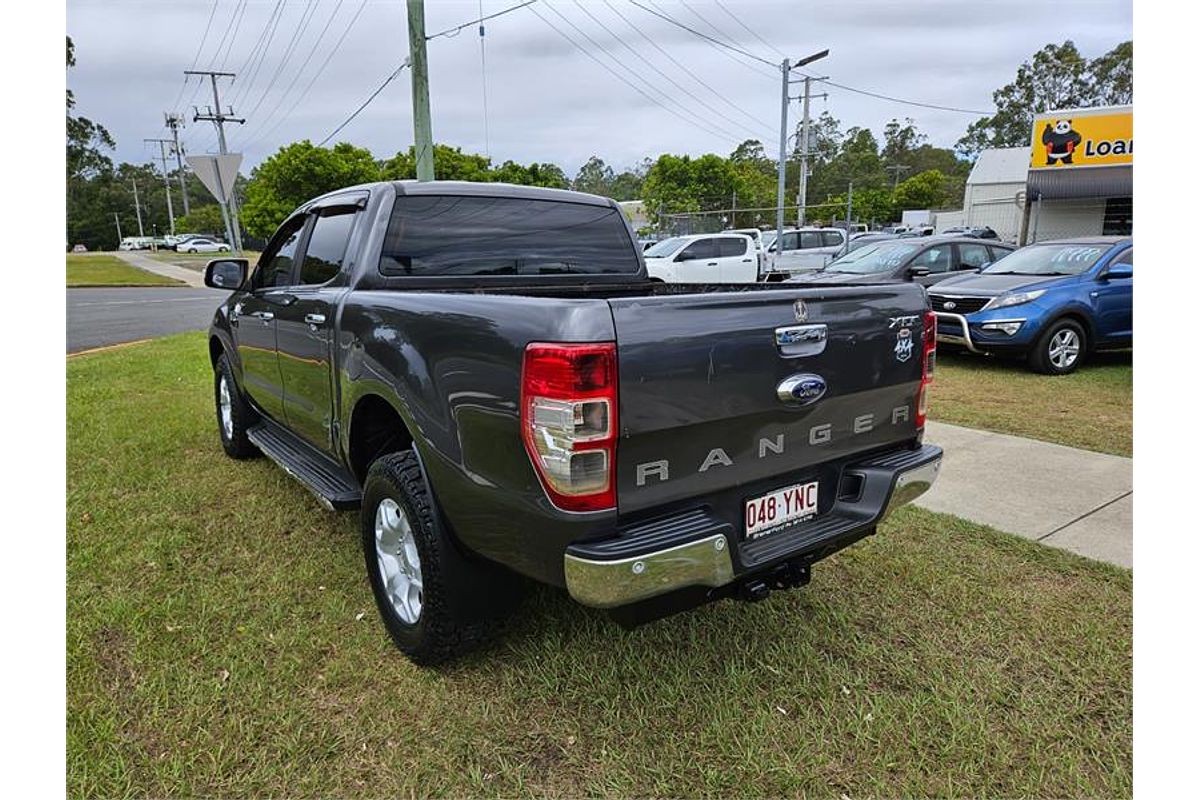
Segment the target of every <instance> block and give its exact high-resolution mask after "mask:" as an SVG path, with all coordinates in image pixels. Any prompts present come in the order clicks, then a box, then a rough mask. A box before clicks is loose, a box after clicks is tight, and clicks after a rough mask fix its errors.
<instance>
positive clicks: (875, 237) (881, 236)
mask: <svg viewBox="0 0 1200 800" xmlns="http://www.w3.org/2000/svg"><path fill="white" fill-rule="evenodd" d="M898 238H900V237H899V236H897V235H896V234H894V233H860V234H856V235H854V236H851V237H850V241H849V243H848V244H847V245H846V247H845V249H843V250H842V252H841V253H840V254H839V255H838V258H841V257H842V256H844V255H845V254H846V253H848V252H849V253H853V252H854V251H855V250H861V249H863V248H864V247H867V246H869V245H873V244H879V243H880V242H888V241H894V240H896V239H898ZM835 260H836V259H835Z"/></svg>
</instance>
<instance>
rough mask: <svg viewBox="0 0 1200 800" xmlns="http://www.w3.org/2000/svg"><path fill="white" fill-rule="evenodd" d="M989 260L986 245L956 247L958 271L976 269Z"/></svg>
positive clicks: (961, 245)
mask: <svg viewBox="0 0 1200 800" xmlns="http://www.w3.org/2000/svg"><path fill="white" fill-rule="evenodd" d="M991 260H992V259H991V258H990V257H989V256H988V249H987V246H986V245H982V244H960V245H959V246H958V264H959V269H976V268H978V267H982V266H983V265H984V264H986V263H987V262H989V261H991Z"/></svg>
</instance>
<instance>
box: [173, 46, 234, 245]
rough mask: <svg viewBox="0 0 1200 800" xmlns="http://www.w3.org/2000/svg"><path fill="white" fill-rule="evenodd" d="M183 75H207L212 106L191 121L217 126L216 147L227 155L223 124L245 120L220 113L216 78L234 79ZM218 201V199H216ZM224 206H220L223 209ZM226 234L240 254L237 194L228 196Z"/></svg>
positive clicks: (214, 74)
mask: <svg viewBox="0 0 1200 800" xmlns="http://www.w3.org/2000/svg"><path fill="white" fill-rule="evenodd" d="M183 74H184V75H207V76H208V77H209V79H210V80H211V81H212V91H213V104H212V105H211V106H210V107H209V109H208V113H207V114H201V113H200V109H199V108H195V109H194V111H195V113H194V115H193V116H192V120H193V121H194V122H211V123H213V124H214V125H216V126H217V145H218V147H219V148H220V152H221V155H228V153H229V150H228V149H227V148H226V146H225V123H226V122H236V123H237V124H239V125H243V124H245V122H246V120H245V119H242V118H240V117H235V116H233V109H232V108H230V109H229V113H228V114H225V113H223V112H222V111H221V95H220V93H219V91H218V90H217V78H230V79H232V78H234V77H235V75H234V73H232V72H215V71H213V70H207V69H199V70H192V69H185V70H184V71H183ZM218 199H220V198H218ZM223 207H224V206H222V208H223ZM226 233H227V234H228V236H229V241H230V244H231V245H232V246H233V249H234V250H236V251H238V252H241V250H242V231H241V227H240V226H239V225H238V207H237V194H236V193H231V194H230V196H229V219H228V220H227V221H226Z"/></svg>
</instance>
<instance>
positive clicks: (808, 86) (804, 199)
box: [796, 75, 829, 228]
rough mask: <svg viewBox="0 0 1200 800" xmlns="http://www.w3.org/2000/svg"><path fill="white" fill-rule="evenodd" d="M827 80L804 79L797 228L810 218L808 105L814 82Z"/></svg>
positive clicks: (809, 76)
mask: <svg viewBox="0 0 1200 800" xmlns="http://www.w3.org/2000/svg"><path fill="white" fill-rule="evenodd" d="M823 80H826V79H825V78H814V77H812V76H811V75H806V76H805V77H804V117H803V119H802V121H801V123H800V190H799V191H798V192H797V193H796V206H797V208H796V227H797V228H800V227H803V226H804V223H805V221H806V219H807V216H808V157H809V156H810V155H812V153H811V152H810V151H811V149H812V147H811V138H812V137H810V136H809V128H810V126H811V120H810V119H809V116H808V104H809V101H810V100H811V99H812V97H813V94H812V82H813V81H823ZM817 96H818V97H828V96H829V95H828V94H821V95H817Z"/></svg>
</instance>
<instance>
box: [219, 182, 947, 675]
mask: <svg viewBox="0 0 1200 800" xmlns="http://www.w3.org/2000/svg"><path fill="white" fill-rule="evenodd" d="M498 231H503V235H497V232H498ZM687 238H691V237H687ZM725 238H732V237H731V236H729V235H717V236H715V237H713V236H710V237H708V239H709V240H712V239H725ZM736 238H737V239H739V241H740V242H742V243H744V244H745V246H746V247H747V248H749V246H750V239H749V237H746V236H738V237H736ZM685 246H686V245H685ZM205 284H206V285H208V286H210V287H214V288H221V289H224V290H226V291H228V292H230V295H229V298H228V299H227V300H226V301H225V302H224V303H222V304H221V305H220V306H219V307H218V309H217V311H216V314H215V315H214V319H213V323H212V326H211V328H210V330H209V339H208V353H207V354H208V355H209V358H210V362H211V364H212V368H213V396H214V408H215V416H214V421H215V423H216V428H217V432H218V436H219V437H220V441H221V445H222V447H223V448H224V450H225V452H226V453H227V454H228V455H229V456H231V457H233V458H250V457H253V456H255V455H257V454H259V453H263V454H265V455H267V456H268V457H270V458H271V459H273V460H275V461H276V462H278V463H279V464H280V465H282V466H283V468H284V469H285V470H286V471H287V472H288V473H289V474H290V475H291V476H292V477H294V478H296V479H297V480H299V481H300V482H301V483H302V484H303V485H304V486H306V487H307V488H308V489H309V490H310V491H311V492H312V493H313V494H314V495H316V497H317V498H318V499H319V500H320V501H321V502H322V504H323V505H326V506H327V507H329V508H342V509H357V510H358V513H359V515H360V517H359V520H360V521H359V526H360V536H361V542H362V546H363V551H364V562H365V568H366V575H367V579H368V581H369V583H370V586H371V590H372V592H373V593H374V596H375V602H376V605H377V606H378V609H379V613H380V616H381V618H382V621H383V624H384V626H385V627H386V628H387V630H388V632H389V633H390V634H391V636H392V639H393V640H394V642H395V643H396V644H397V646H398V647H399V648H400V649H401V650H402V651H403V652H404V653H406V654H407V655H408V656H409V657H410V658H412V659H413V660H414V661H417V662H418V663H424V664H427V663H432V662H436V661H441V660H445V659H447V658H450V657H453V656H455V655H457V654H459V653H461V652H464V651H465V650H468V649H470V648H471V647H472V646H474V645H476V644H477V643H478V642H479V641H480V640H481V639H482V638H483V637H484V636H485V635H487V634H488V633H490V632H491V631H493V630H495V629H496V621H497V618H498V617H500V616H502V615H503V613H505V611H506V610H507V609H509V608H511V607H512V602H511V601H512V598H513V596H514V594H515V593H516V591H517V590H518V589H519V588H520V585H521V584H520V582H518V581H515V580H514V579H513V573H517V574H519V575H524V576H526V577H528V578H532V579H534V580H537V581H540V582H543V583H547V584H551V585H554V586H559V587H565V588H566V590H567V592H568V593H569V594H570V596H571V597H572V598H574V599H575V600H576V601H578V602H580V603H583V604H585V605H588V606H593V607H597V608H604V609H609V610H610V612H611V613H612V614H613V615H614V616H616V617H617V618H618V619H619V620H620V621H621V622H623V623H625V624H630V625H632V624H638V623H641V622H647V621H650V620H652V619H656V618H660V617H663V616H666V615H667V614H670V613H673V612H676V611H681V610H684V609H686V608H689V607H692V606H696V605H700V604H702V603H707V602H711V601H715V600H719V599H722V598H726V597H736V598H741V599H744V600H761V599H763V598H765V597H766V596H767V595H768V594H770V593H771V592H772V591H773V590H776V589H785V588H793V587H798V586H803V585H805V584H806V583H808V581H809V578H810V576H811V570H812V568H813V565H814V564H815V563H816V562H818V561H819V560H821V559H823V558H825V557H827V556H829V555H831V554H833V553H835V552H837V551H838V550H840V549H842V548H844V547H847V546H849V545H851V544H853V543H854V542H856V541H858V540H859V539H861V538H863V537H865V536H867V535H869V534H871V533H873V532H874V530H875V528H876V526H877V525H878V524H879V522H880V521H881V520H882V519H884V518H885V517H886V515H887V514H888V513H889V512H890V511H891V510H892V509H894V508H895V507H897V506H899V505H902V504H904V503H907V502H909V501H911V500H913V499H914V498H915V497H917V496H918V495H920V494H921V493H922V492H924V491H925V490H927V489H928V488H929V487H930V485H931V484H932V483H933V481H934V479H935V478H936V476H937V474H938V470H939V467H940V464H941V458H942V452H941V449H940V448H938V447H935V446H932V445H929V444H927V443H925V442H924V441H923V436H924V428H925V420H926V416H925V415H926V409H927V404H928V387H929V384H930V381H931V379H932V375H931V370H932V368H933V365H934V361H935V358H934V355H935V354H934V348H935V340H934V336H933V333H934V331H933V316H932V312H930V311H929V310H928V305H927V302H926V299H925V292H924V290H922V289H921V288H920V287H918V286H913V285H908V284H903V285H892V286H854V287H845V288H842V289H838V290H830V289H827V288H809V287H804V286H800V285H789V284H777V285H772V286H763V287H759V290H758V291H744V290H742V289H744V287H742V288H740V289H738V290H736V291H712V290H704V289H703V288H698V289H697V290H696V291H680V288H679V287H676V286H668V285H665V284H662V283H654V282H651V281H649V280H648V276H647V272H646V267H645V264H644V262H643V259H642V255H641V252H640V250H639V249H638V248H637V245H636V243H635V241H634V239H633V237H632V236H631V235H630V230H629V226H628V224H627V223H626V221H625V217H624V215H623V214H622V211H621V208H620V206H619V205H618V204H617V203H616V202H615V201H613V200H610V199H608V198H601V197H596V196H594V195H587V194H578V193H574V192H566V191H558V190H553V189H541V188H535V187H527V186H507V185H504V184H495V183H457V182H438V181H432V182H426V183H417V182H415V181H412V182H409V181H405V182H398V183H376V184H370V185H367V186H357V187H353V188H350V189H344V190H339V191H336V192H333V193H331V194H327V195H324V196H322V197H319V198H317V199H315V200H312V201H310V202H308V203H305V204H304V205H303V206H301V207H300V208H299V209H297V210H296V211H295V212H294V213H293V214H291V215H290V216H289V217H288V218H287V219H286V220H285V221H284V222H283V224H282V226H281V227H280V228H279V230H278V231H277V232H276V234H275V235H274V236H273V237H272V239H271V240H270V242H269V243H268V244H267V246H266V248H265V249H264V251H263V253H262V256H261V257H260V258H259V260H258V264H257V266H256V267H255V269H254V270H253V272H252V273H251V272H249V265H248V262H247V261H246V260H245V259H240V258H231V257H223V258H218V259H215V260H213V261H211V262H210V263H209V265H208V267H207V269H206V271H205ZM227 477H228V481H227V484H228V486H229V487H231V489H230V490H231V491H233V490H234V489H233V487H238V486H244V485H246V483H247V482H255V481H258V484H257V485H258V488H259V489H262V487H263V486H264V485H265V484H262V482H261V481H260V480H259V478H261V473H259V472H258V471H254V472H252V473H251V472H247V473H245V474H230V475H229V476H227ZM198 513H202V512H198ZM903 579H904V578H903V576H900V577H897V578H896V580H903ZM288 602H295V599H294V598H289V600H288Z"/></svg>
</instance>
